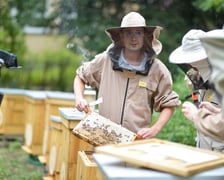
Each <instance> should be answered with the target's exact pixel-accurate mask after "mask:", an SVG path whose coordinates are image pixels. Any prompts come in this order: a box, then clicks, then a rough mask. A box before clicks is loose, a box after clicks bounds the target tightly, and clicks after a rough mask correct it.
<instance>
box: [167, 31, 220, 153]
mask: <svg viewBox="0 0 224 180" xmlns="http://www.w3.org/2000/svg"><path fill="white" fill-rule="evenodd" d="M203 35H206V32H204V31H202V30H198V29H192V30H190V31H188V32H187V33H186V34H185V35H184V36H183V39H182V45H181V46H180V47H178V48H177V49H175V50H174V51H173V52H172V53H171V54H170V56H169V60H170V62H171V63H175V64H182V66H183V65H185V64H187V65H190V67H192V69H193V71H192V69H190V70H189V71H188V72H187V73H186V74H187V77H189V79H190V80H191V82H192V86H193V87H192V88H193V90H195V88H194V87H197V88H196V89H199V91H198V92H199V102H198V104H194V103H191V102H189V101H186V102H184V103H183V105H182V112H183V114H184V115H185V117H186V118H188V119H189V120H190V121H192V122H193V123H194V125H195V127H196V129H197V138H196V143H197V147H199V148H203V149H208V150H213V151H219V152H224V139H223V136H224V135H221V136H220V135H219V134H222V129H220V128H221V127H219V126H217V125H218V124H219V123H220V122H217V121H216V120H214V121H213V122H214V123H213V125H212V124H211V123H209V121H210V120H208V119H207V120H205V119H204V117H205V114H213V115H214V114H215V116H219V115H218V114H219V113H220V111H221V110H220V107H219V104H220V102H219V101H218V97H217V95H216V93H215V91H214V90H213V89H212V87H210V86H209V83H208V81H209V77H210V73H211V71H210V65H209V61H208V57H207V53H206V51H205V49H204V47H203V46H202V44H201V41H200V37H201V36H203ZM192 72H193V73H192ZM192 76H194V77H192ZM195 76H196V77H195ZM185 79H186V78H185ZM189 79H188V80H187V82H189ZM188 84H189V83H188ZM209 130H211V131H210V132H209Z"/></svg>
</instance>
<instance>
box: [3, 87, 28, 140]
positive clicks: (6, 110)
mask: <svg viewBox="0 0 224 180" xmlns="http://www.w3.org/2000/svg"><path fill="white" fill-rule="evenodd" d="M0 93H1V94H2V96H3V99H2V103H1V106H0V134H5V135H21V136H23V134H24V129H25V108H24V106H25V102H24V90H21V89H7V88H3V89H2V88H1V89H0Z"/></svg>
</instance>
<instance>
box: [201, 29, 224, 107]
mask: <svg viewBox="0 0 224 180" xmlns="http://www.w3.org/2000/svg"><path fill="white" fill-rule="evenodd" d="M200 40H201V42H202V45H203V47H204V48H205V50H206V53H207V55H208V61H209V63H210V65H211V69H212V73H211V76H210V81H211V82H212V83H213V84H214V86H215V89H216V90H217V91H218V92H219V93H220V94H221V95H222V96H224V73H223V72H224V30H223V29H216V30H212V31H209V32H208V33H206V34H205V35H204V36H201V38H200ZM223 100H224V99H223ZM223 107H224V104H223ZM223 110H224V109H223Z"/></svg>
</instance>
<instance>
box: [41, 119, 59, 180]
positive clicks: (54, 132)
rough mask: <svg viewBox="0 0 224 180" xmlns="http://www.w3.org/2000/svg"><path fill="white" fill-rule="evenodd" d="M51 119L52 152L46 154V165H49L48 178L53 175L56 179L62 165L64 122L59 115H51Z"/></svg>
mask: <svg viewBox="0 0 224 180" xmlns="http://www.w3.org/2000/svg"><path fill="white" fill-rule="evenodd" d="M50 119H51V122H50V129H49V131H50V133H49V134H50V137H49V149H50V153H49V155H47V156H46V161H47V162H46V166H47V167H48V168H47V169H48V178H50V177H52V178H54V179H55V177H56V176H57V175H58V174H59V171H60V167H61V164H60V163H61V149H62V146H63V143H62V141H63V139H62V122H61V118H60V117H59V116H51V117H50ZM45 178H47V177H45Z"/></svg>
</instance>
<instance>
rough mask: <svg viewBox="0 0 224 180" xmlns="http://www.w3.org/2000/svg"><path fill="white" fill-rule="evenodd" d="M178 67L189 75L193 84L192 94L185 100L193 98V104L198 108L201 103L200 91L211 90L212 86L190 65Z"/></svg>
mask: <svg viewBox="0 0 224 180" xmlns="http://www.w3.org/2000/svg"><path fill="white" fill-rule="evenodd" d="M178 66H179V67H180V68H181V69H182V70H183V71H184V73H185V74H186V75H187V77H188V78H189V79H190V81H191V82H192V86H193V88H192V93H191V94H189V95H187V96H186V97H185V99H189V98H191V99H192V100H193V103H194V104H195V105H196V106H197V107H198V106H199V104H200V102H199V101H198V96H197V94H200V93H199V89H206V90H207V89H211V87H210V84H209V83H208V81H206V82H204V81H203V79H202V77H201V75H200V73H199V71H198V70H197V69H196V68H194V67H192V66H191V65H189V64H178Z"/></svg>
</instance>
